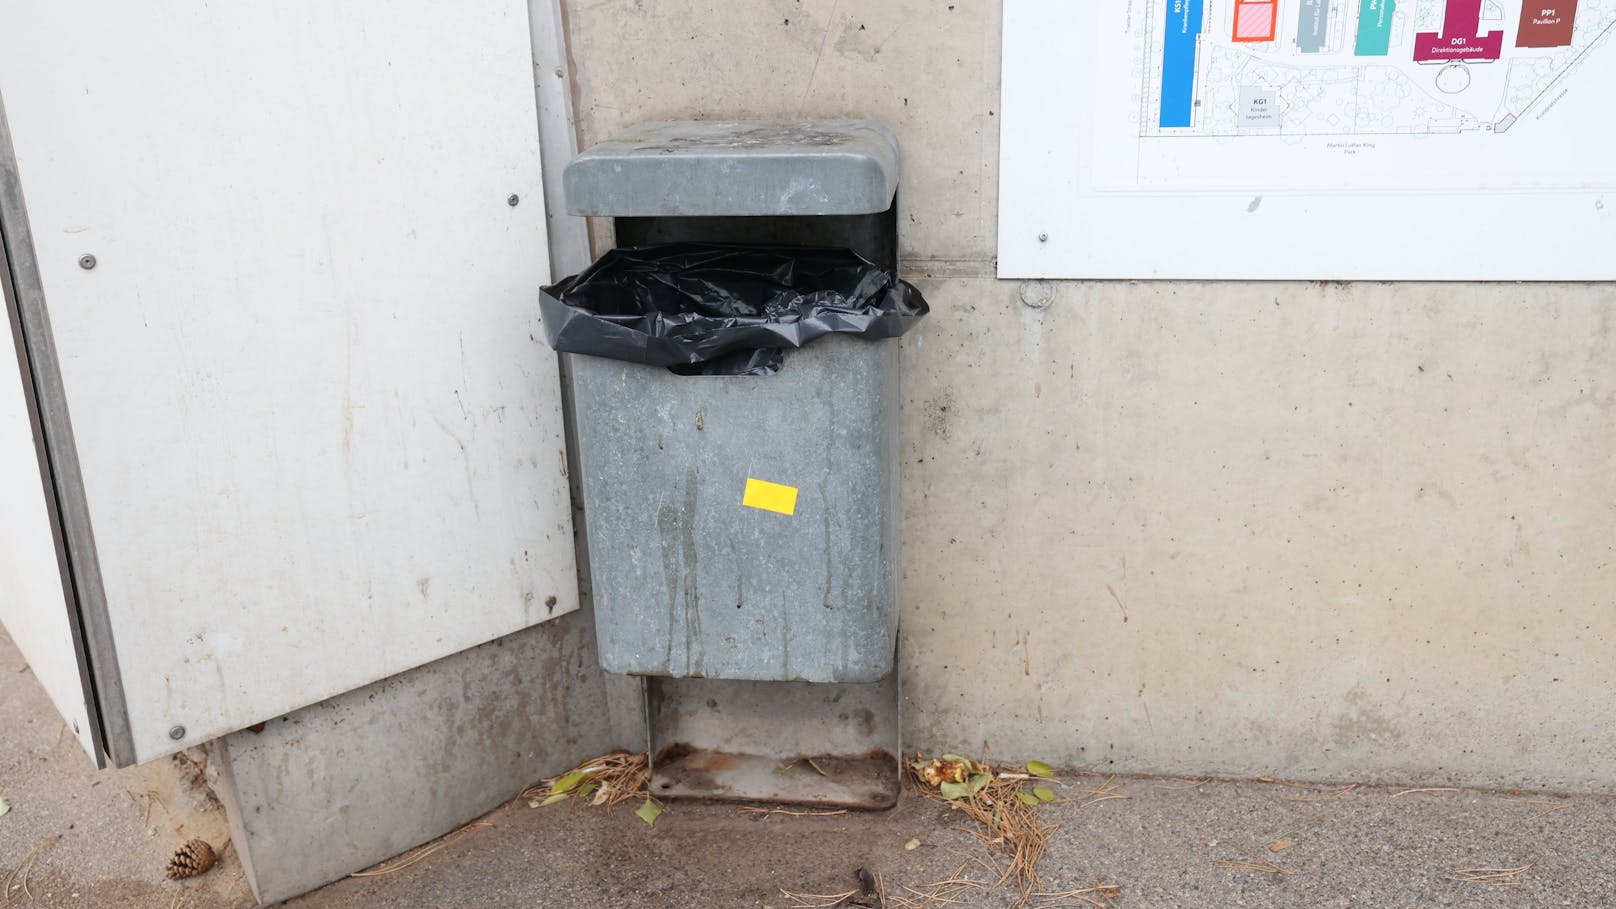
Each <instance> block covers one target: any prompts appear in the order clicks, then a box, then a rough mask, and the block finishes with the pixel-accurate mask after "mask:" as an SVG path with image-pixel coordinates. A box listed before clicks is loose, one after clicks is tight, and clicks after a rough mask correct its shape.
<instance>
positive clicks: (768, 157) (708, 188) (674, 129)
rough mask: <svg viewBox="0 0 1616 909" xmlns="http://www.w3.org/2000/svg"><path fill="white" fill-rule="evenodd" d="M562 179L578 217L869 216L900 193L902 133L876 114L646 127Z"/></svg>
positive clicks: (576, 164) (588, 154)
mask: <svg viewBox="0 0 1616 909" xmlns="http://www.w3.org/2000/svg"><path fill="white" fill-rule="evenodd" d="M563 181H564V183H565V186H566V193H567V211H568V213H569V214H574V215H593V216H609V217H680V216H683V217H693V216H694V217H700V216H736V215H863V214H871V213H874V212H881V211H886V210H887V209H888V208H889V207H891V205H892V197H893V194H894V193H896V192H897V189H898V138H897V136H895V135H893V133H892V130H891V129H889V128H888V127H887V125H886V124H884V123H881V122H879V121H876V120H723V121H717V120H715V121H704V120H684V121H664V122H651V123H638V124H635V125H634V126H631V127H629V128H628V129H627V130H626V131H624V132H623V133H622V134H621V135H619V136H617V137H616V138H614V139H609V140H607V141H605V142H602V143H600V144H599V145H596V146H594V147H592V148H590V149H589V150H588V151H585V152H584V153H583V154H581V155H579V156H578V157H577V158H574V159H573V161H572V163H570V164H568V165H567V169H566V173H565V175H564V177H563Z"/></svg>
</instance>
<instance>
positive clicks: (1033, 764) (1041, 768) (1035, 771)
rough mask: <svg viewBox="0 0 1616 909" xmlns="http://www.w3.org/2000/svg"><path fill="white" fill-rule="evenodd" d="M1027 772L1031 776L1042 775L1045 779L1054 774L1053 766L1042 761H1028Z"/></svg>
mask: <svg viewBox="0 0 1616 909" xmlns="http://www.w3.org/2000/svg"><path fill="white" fill-rule="evenodd" d="M1027 772H1028V773H1030V774H1032V775H1033V776H1038V777H1043V778H1044V779H1046V780H1047V779H1049V778H1050V777H1052V776H1054V775H1055V768H1053V767H1051V766H1049V765H1048V764H1046V763H1044V762H1043V761H1028V762H1027Z"/></svg>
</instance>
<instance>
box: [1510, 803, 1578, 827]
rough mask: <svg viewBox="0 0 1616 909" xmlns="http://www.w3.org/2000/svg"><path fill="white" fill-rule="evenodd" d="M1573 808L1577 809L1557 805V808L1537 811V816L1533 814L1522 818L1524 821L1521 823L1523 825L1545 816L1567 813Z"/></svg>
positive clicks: (1569, 805)
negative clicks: (1557, 812) (1558, 812)
mask: <svg viewBox="0 0 1616 909" xmlns="http://www.w3.org/2000/svg"><path fill="white" fill-rule="evenodd" d="M1575 807H1577V806H1576V805H1573V804H1565V805H1557V806H1555V807H1553V808H1550V809H1548V810H1547V811H1539V812H1538V813H1537V814H1534V815H1532V816H1531V817H1529V818H1524V819H1522V821H1521V823H1523V824H1524V823H1526V822H1527V821H1535V820H1537V819H1538V818H1540V817H1542V816H1543V815H1545V814H1553V813H1555V812H1556V811H1567V810H1569V809H1572V808H1575Z"/></svg>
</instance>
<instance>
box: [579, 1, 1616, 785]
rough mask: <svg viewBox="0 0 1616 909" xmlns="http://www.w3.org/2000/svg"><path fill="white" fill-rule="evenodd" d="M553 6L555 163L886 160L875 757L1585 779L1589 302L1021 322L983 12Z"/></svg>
mask: <svg viewBox="0 0 1616 909" xmlns="http://www.w3.org/2000/svg"><path fill="white" fill-rule="evenodd" d="M567 12H568V18H569V26H568V27H569V32H570V40H571V53H572V57H573V60H574V62H575V64H576V77H577V82H576V88H575V91H576V98H575V100H576V102H577V106H578V107H577V112H578V117H579V122H580V129H581V131H582V134H583V139H584V141H585V143H589V142H594V141H598V140H599V139H601V138H604V137H606V136H608V135H610V134H611V133H613V132H614V131H616V130H617V129H619V128H620V127H622V126H624V125H625V124H627V123H630V122H633V121H636V120H642V119H659V118H690V117H706V118H718V117H790V116H809V117H812V116H847V115H855V116H868V117H878V118H881V119H883V120H886V121H887V122H888V123H890V124H892V125H893V127H894V128H895V129H896V130H897V131H898V133H899V135H900V137H901V139H902V141H903V143H904V148H903V167H904V180H903V189H902V205H903V209H904V213H903V216H902V224H903V230H904V235H903V255H904V266H905V268H906V270H907V276H908V277H910V278H911V279H912V280H914V281H915V282H916V283H917V284H919V285H920V287H921V288H922V289H923V290H924V291H925V292H926V294H927V296H928V298H929V299H930V301H931V302H932V305H933V307H934V315H933V316H932V317H931V319H930V320H929V322H928V323H927V324H925V325H924V326H923V327H922V328H921V329H920V330H919V331H918V333H916V334H915V335H913V336H911V337H910V338H908V339H906V341H905V342H904V367H905V369H906V373H905V379H906V382H905V394H904V408H905V410H904V418H903V419H904V423H903V437H904V443H905V453H906V459H905V462H904V487H903V496H904V521H905V532H904V546H905V553H904V573H905V584H906V587H905V606H904V613H903V640H904V643H903V651H902V659H903V663H904V671H905V686H906V693H907V695H908V699H907V702H906V705H905V711H906V715H905V724H906V729H905V738H906V742H908V743H909V744H910V745H911V746H912V747H918V748H923V749H928V750H937V749H943V748H951V749H959V750H975V749H978V748H980V747H981V746H982V744H983V743H984V742H987V743H991V745H992V749H993V753H994V754H997V755H1000V756H1005V757H1009V756H1029V757H1040V758H1043V759H1045V760H1050V761H1056V762H1060V763H1065V764H1070V765H1076V766H1083V767H1093V768H1104V769H1110V768H1114V769H1117V770H1127V771H1131V772H1160V773H1185V774H1189V773H1194V774H1199V773H1219V774H1238V775H1258V774H1271V775H1284V776H1294V777H1308V778H1330V777H1347V778H1352V779H1374V780H1387V781H1414V780H1418V781H1429V782H1449V781H1451V782H1465V783H1471V784H1479V785H1507V786H1536V787H1549V788H1557V787H1565V788H1572V789H1578V788H1591V787H1597V786H1604V785H1609V784H1611V783H1616V726H1613V725H1612V724H1610V723H1609V722H1605V721H1604V719H1605V715H1606V709H1605V706H1606V704H1607V703H1608V693H1609V691H1610V690H1611V688H1612V685H1613V684H1616V645H1613V641H1612V635H1611V633H1610V626H1611V623H1612V619H1613V617H1616V543H1613V541H1616V456H1613V452H1616V371H1613V361H1612V342H1613V338H1616V335H1613V318H1612V317H1613V313H1616V292H1613V291H1612V289H1611V288H1610V287H1609V286H1604V285H1600V286H1557V285H1491V286H1478V285H1457V284H1456V285H1445V286H1435V285H1395V286H1394V285H1384V284H1360V285H1319V284H1296V283H1289V284H1257V283H1231V284H1170V283H1156V284H1141V283H1082V282H1064V283H1059V284H1056V285H1055V286H1054V288H1053V290H1054V301H1053V303H1052V305H1050V306H1048V307H1047V308H1044V309H1034V308H1030V307H1028V306H1026V305H1023V303H1022V302H1021V299H1022V293H1023V289H1024V288H1023V286H1022V285H1021V284H1020V283H1019V282H1000V281H997V280H995V279H994V277H993V275H994V234H995V210H996V204H997V203H996V199H995V186H996V169H997V148H998V132H997V122H996V116H995V113H996V110H997V106H998V82H999V75H998V74H999V57H998V53H999V51H998V47H999V41H998V34H999V16H1000V10H999V7H998V4H996V3H991V2H980V0H886V2H881V3H845V2H840V0H756V2H750V3H744V4H743V3H733V2H724V0H680V2H646V0H608V2H590V3H585V2H579V0H571V2H568V3H567ZM1060 94H1061V93H1060V91H1059V87H1056V86H1052V87H1051V90H1050V94H1049V97H1050V115H1051V116H1060V114H1061V111H1060V106H1059V99H1060ZM1501 229H1504V228H1502V226H1501ZM597 235H598V239H602V240H604V239H606V238H605V236H604V235H603V234H600V232H599V229H598V228H597ZM1028 296H1029V297H1033V298H1035V297H1036V294H1033V293H1029V294H1028Z"/></svg>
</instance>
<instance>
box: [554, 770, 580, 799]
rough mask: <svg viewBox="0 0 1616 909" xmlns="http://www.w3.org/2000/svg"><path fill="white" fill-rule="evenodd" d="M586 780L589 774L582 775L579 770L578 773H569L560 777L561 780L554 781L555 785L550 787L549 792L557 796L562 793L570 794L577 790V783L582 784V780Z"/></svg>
mask: <svg viewBox="0 0 1616 909" xmlns="http://www.w3.org/2000/svg"><path fill="white" fill-rule="evenodd" d="M587 779H589V774H587V773H584V772H583V771H581V770H580V771H574V772H572V773H569V774H567V775H566V776H564V777H562V778H561V779H559V780H556V781H555V785H554V786H551V787H550V791H551V792H554V793H557V794H560V793H563V792H571V791H572V790H573V789H575V788H577V786H578V784H579V783H582V782H583V781H584V780H587Z"/></svg>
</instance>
